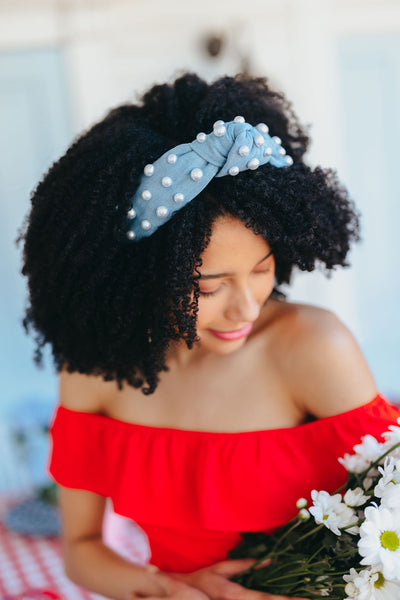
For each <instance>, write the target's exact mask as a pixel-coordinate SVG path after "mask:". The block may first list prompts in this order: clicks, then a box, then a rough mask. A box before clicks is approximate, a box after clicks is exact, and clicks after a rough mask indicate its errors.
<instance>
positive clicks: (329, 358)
mask: <svg viewBox="0 0 400 600" xmlns="http://www.w3.org/2000/svg"><path fill="white" fill-rule="evenodd" d="M279 321H280V323H279ZM278 323H279V328H278V333H277V335H278V336H279V344H278V348H279V354H280V355H281V360H280V367H281V369H282V374H283V376H284V378H285V382H287V386H288V388H289V392H290V395H291V397H292V398H293V399H294V401H295V402H296V404H298V405H299V406H300V407H301V408H302V410H304V411H305V412H307V413H309V414H312V415H314V416H316V417H319V418H321V417H326V416H330V415H334V414H338V413H340V412H345V411H347V410H351V409H353V408H357V407H358V406H362V405H363V404H366V403H367V402H369V401H370V400H372V399H373V398H374V397H375V395H376V394H377V389H376V384H375V381H374V378H373V376H372V374H371V371H370V369H369V367H368V364H367V362H366V360H365V358H364V356H363V354H362V352H361V350H360V348H359V345H358V343H357V341H356V340H355V338H354V336H353V334H352V333H351V331H350V330H349V328H348V327H347V326H346V325H345V324H344V323H343V322H342V321H341V320H340V319H339V318H338V317H337V316H336V315H335V314H334V313H333V312H331V311H329V310H326V309H323V308H319V307H316V306H311V305H306V304H296V303H289V302H285V303H282V307H281V309H280V311H279V319H278Z"/></svg>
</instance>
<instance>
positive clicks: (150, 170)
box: [143, 164, 154, 177]
mask: <svg viewBox="0 0 400 600" xmlns="http://www.w3.org/2000/svg"><path fill="white" fill-rule="evenodd" d="M143 171H144V174H145V175H146V176H147V177H151V176H152V175H153V173H154V165H151V164H149V165H146V166H145V168H144V169H143Z"/></svg>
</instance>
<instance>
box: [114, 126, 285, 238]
mask: <svg viewBox="0 0 400 600" xmlns="http://www.w3.org/2000/svg"><path fill="white" fill-rule="evenodd" d="M268 131H269V130H268V126H267V125H266V124H265V123H259V124H258V125H256V126H255V127H253V126H252V125H250V124H249V123H246V122H245V120H244V118H243V117H235V118H234V120H233V121H229V123H224V121H216V122H215V123H214V128H213V131H212V133H209V134H205V133H199V134H198V135H197V136H196V139H195V140H194V141H193V142H191V143H188V144H180V145H179V146H175V148H172V149H171V150H168V152H165V153H164V154H163V155H162V156H161V157H160V158H158V159H157V160H156V161H155V162H154V163H153V164H148V165H146V166H145V167H144V173H143V175H142V177H141V180H140V184H139V187H138V188H137V190H136V192H135V195H134V196H133V198H132V206H131V208H130V209H129V210H128V213H127V220H128V231H127V234H126V236H127V238H128V239H129V240H136V241H139V240H141V239H142V238H144V237H148V236H150V235H152V234H153V233H154V232H155V231H156V230H157V229H158V228H159V227H160V226H161V225H163V224H164V223H166V222H167V221H169V219H170V218H171V217H172V215H173V214H174V213H175V212H176V211H178V210H180V209H181V208H182V207H183V206H186V204H188V202H190V201H191V200H193V198H195V197H196V196H198V194H200V192H201V191H202V190H203V189H204V188H205V187H206V185H207V184H208V183H209V182H210V181H211V179H213V177H225V175H231V176H235V175H237V174H238V173H240V171H246V170H248V169H251V170H253V169H257V167H259V166H260V165H264V164H266V163H270V164H271V165H273V166H274V167H277V168H280V167H287V166H290V165H292V164H293V159H292V158H291V157H290V156H287V155H286V150H285V149H284V148H282V146H281V140H280V138H279V137H277V136H273V137H271V136H270V135H269V134H268Z"/></svg>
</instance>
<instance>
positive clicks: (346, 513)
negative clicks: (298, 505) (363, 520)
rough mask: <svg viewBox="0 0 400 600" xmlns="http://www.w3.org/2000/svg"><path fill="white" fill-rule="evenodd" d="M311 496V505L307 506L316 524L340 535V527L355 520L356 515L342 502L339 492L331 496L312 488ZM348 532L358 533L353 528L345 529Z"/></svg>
mask: <svg viewBox="0 0 400 600" xmlns="http://www.w3.org/2000/svg"><path fill="white" fill-rule="evenodd" d="M311 498H312V500H313V506H311V507H310V508H309V511H310V513H311V514H312V516H313V517H314V519H315V522H316V523H318V524H323V525H325V527H327V528H328V529H330V530H331V531H333V533H335V534H336V535H341V531H340V528H343V527H348V526H349V525H351V524H353V523H356V522H357V516H356V514H355V512H354V510H353V509H352V508H350V507H349V506H346V504H344V503H343V502H342V496H341V495H340V494H334V495H333V496H331V495H330V494H328V492H325V491H321V492H318V491H317V490H312V492H311ZM347 531H348V532H349V533H358V529H357V530H353V528H351V530H350V529H348V530H347Z"/></svg>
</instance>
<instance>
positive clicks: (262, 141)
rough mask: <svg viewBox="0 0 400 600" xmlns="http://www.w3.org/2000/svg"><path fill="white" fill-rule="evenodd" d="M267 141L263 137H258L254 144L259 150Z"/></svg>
mask: <svg viewBox="0 0 400 600" xmlns="http://www.w3.org/2000/svg"><path fill="white" fill-rule="evenodd" d="M264 142H265V140H264V138H263V136H262V135H256V137H255V138H254V143H255V145H256V146H258V148H259V147H260V146H262V145H263V144H264Z"/></svg>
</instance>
